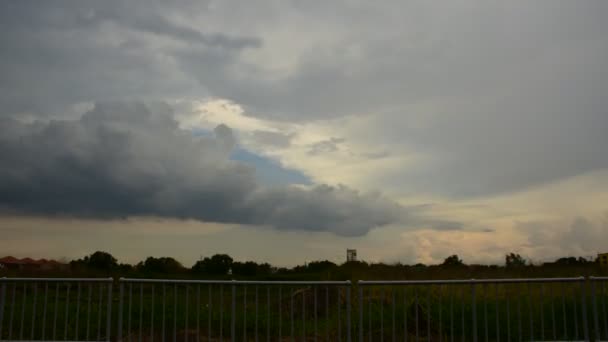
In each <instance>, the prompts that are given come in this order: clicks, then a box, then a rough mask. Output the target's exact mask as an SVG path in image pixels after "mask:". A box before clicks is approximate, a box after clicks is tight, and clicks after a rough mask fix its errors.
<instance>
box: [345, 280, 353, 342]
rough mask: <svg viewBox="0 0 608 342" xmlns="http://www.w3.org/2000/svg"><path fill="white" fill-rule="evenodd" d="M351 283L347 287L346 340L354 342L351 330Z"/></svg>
mask: <svg viewBox="0 0 608 342" xmlns="http://www.w3.org/2000/svg"><path fill="white" fill-rule="evenodd" d="M350 291H351V286H350V284H348V285H347V287H346V341H347V342H352V335H351V334H352V330H351V307H350V300H351V298H350V296H351V293H350Z"/></svg>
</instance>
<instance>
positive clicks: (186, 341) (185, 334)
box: [184, 284, 190, 342]
mask: <svg viewBox="0 0 608 342" xmlns="http://www.w3.org/2000/svg"><path fill="white" fill-rule="evenodd" d="M185 287H186V320H185V322H184V326H185V330H184V341H185V342H188V331H189V329H188V327H189V324H188V323H189V320H190V312H189V311H190V308H189V305H188V304H190V299H189V298H188V297H189V292H190V285H188V284H186V286H185Z"/></svg>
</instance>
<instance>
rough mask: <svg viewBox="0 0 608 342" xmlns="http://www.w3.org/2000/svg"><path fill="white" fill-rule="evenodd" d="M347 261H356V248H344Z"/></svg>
mask: <svg viewBox="0 0 608 342" xmlns="http://www.w3.org/2000/svg"><path fill="white" fill-rule="evenodd" d="M349 261H357V250H356V249H347V250H346V262H349Z"/></svg>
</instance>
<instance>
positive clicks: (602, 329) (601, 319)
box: [589, 277, 608, 341]
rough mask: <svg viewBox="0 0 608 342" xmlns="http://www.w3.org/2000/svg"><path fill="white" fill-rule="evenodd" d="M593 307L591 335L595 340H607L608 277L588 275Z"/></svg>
mask: <svg viewBox="0 0 608 342" xmlns="http://www.w3.org/2000/svg"><path fill="white" fill-rule="evenodd" d="M589 282H590V283H591V298H592V307H593V332H594V334H593V337H594V338H595V340H596V341H608V311H606V301H607V300H608V289H607V286H606V283H608V277H589Z"/></svg>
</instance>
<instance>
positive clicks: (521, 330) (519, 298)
mask: <svg viewBox="0 0 608 342" xmlns="http://www.w3.org/2000/svg"><path fill="white" fill-rule="evenodd" d="M519 288H520V289H521V286H519ZM520 293H523V291H520ZM522 321H523V317H522V316H521V297H520V296H517V324H518V328H519V342H521V341H522V339H523V329H522V326H523V322H522Z"/></svg>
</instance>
